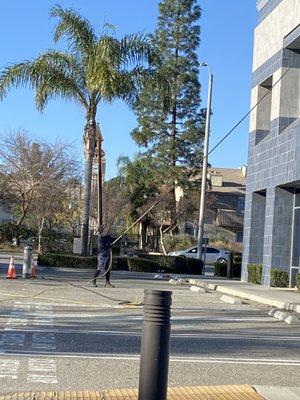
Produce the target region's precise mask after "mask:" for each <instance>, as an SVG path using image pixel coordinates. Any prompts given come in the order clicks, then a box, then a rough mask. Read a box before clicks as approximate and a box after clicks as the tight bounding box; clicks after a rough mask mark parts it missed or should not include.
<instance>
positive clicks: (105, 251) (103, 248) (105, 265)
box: [93, 225, 115, 287]
mask: <svg viewBox="0 0 300 400" xmlns="http://www.w3.org/2000/svg"><path fill="white" fill-rule="evenodd" d="M98 234H99V237H98V267H97V271H96V272H95V275H94V280H93V285H94V286H95V287H97V284H96V278H97V277H98V276H99V275H100V274H104V273H105V272H106V274H105V285H104V286H105V287H114V286H113V285H112V284H111V283H110V268H109V267H110V262H111V259H110V256H111V251H110V249H111V245H112V243H113V242H114V240H115V238H113V237H112V236H110V235H108V234H107V227H106V226H105V225H100V226H99V228H98Z"/></svg>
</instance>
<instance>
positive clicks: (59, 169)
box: [0, 132, 79, 237]
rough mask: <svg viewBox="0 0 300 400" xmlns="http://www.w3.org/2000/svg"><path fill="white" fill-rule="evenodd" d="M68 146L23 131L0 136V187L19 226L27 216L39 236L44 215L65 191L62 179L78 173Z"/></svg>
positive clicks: (45, 216)
mask: <svg viewBox="0 0 300 400" xmlns="http://www.w3.org/2000/svg"><path fill="white" fill-rule="evenodd" d="M75 160H76V158H75V157H74V156H73V155H72V153H71V146H70V145H68V144H63V143H59V142H58V143H55V144H53V145H52V144H49V143H46V142H43V141H33V140H32V139H31V138H30V137H29V135H28V134H27V133H26V132H17V133H14V134H10V135H8V136H6V137H3V138H1V140H0V162H1V165H0V172H1V175H0V190H1V192H2V197H3V198H4V199H6V200H9V201H10V202H12V204H13V205H14V213H15V216H16V224H17V226H18V227H19V226H20V225H21V224H22V223H23V222H24V221H25V219H27V218H28V217H29V216H31V219H34V220H35V221H36V223H37V228H38V232H39V237H41V233H42V230H43V228H44V224H45V219H46V218H49V215H50V214H51V213H53V212H54V210H55V209H56V208H57V207H58V205H59V204H60V201H61V199H62V198H63V196H65V195H66V187H67V186H66V183H67V182H68V181H70V180H71V178H73V177H74V175H77V174H78V170H79V168H78V165H77V161H75Z"/></svg>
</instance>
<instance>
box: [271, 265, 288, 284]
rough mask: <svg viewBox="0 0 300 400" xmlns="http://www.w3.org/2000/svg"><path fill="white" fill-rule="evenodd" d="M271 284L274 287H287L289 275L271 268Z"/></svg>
mask: <svg viewBox="0 0 300 400" xmlns="http://www.w3.org/2000/svg"><path fill="white" fill-rule="evenodd" d="M271 282H272V286H275V287H288V286H289V274H288V273H287V272H286V271H281V270H280V269H276V268H271Z"/></svg>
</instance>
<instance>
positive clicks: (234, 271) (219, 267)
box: [215, 253, 242, 278]
mask: <svg viewBox="0 0 300 400" xmlns="http://www.w3.org/2000/svg"><path fill="white" fill-rule="evenodd" d="M231 262H232V266H231V276H230V277H231V278H240V277H241V272H242V255H241V254H239V253H235V254H232V259H231ZM215 276H223V277H227V263H226V264H225V263H218V262H217V263H215Z"/></svg>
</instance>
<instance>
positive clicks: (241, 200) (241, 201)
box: [238, 197, 245, 212]
mask: <svg viewBox="0 0 300 400" xmlns="http://www.w3.org/2000/svg"><path fill="white" fill-rule="evenodd" d="M238 211H241V212H244V211H245V199H244V197H242V198H241V197H240V198H239V200H238Z"/></svg>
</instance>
